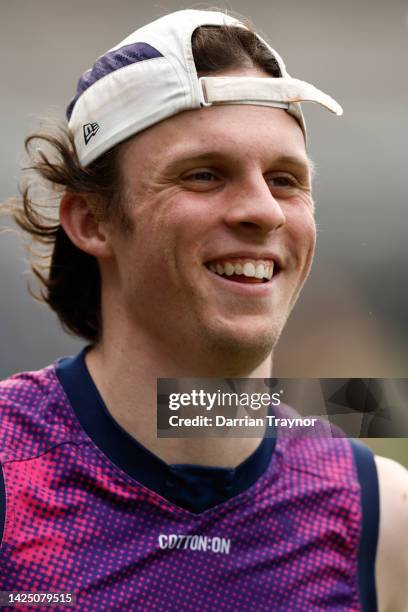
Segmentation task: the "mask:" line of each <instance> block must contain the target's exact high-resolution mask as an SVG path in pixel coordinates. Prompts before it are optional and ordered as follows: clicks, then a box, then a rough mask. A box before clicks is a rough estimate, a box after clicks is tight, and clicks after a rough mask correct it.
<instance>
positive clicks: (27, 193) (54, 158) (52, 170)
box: [6, 24, 280, 342]
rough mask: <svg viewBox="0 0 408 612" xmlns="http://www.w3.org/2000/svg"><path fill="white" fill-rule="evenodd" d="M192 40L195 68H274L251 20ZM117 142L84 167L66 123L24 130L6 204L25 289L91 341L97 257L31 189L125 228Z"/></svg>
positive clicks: (95, 324) (96, 334)
mask: <svg viewBox="0 0 408 612" xmlns="http://www.w3.org/2000/svg"><path fill="white" fill-rule="evenodd" d="M246 25H247V26H248V24H246ZM192 47H193V56H194V61H195V64H196V68H197V72H198V73H199V74H200V75H201V76H203V75H205V74H209V73H214V72H218V71H222V70H225V69H228V68H235V67H239V66H250V65H253V66H256V67H259V68H261V69H263V70H264V71H265V72H267V73H268V74H270V75H271V76H274V77H279V76H280V70H279V66H278V64H277V62H276V60H275V58H274V57H273V56H272V55H271V53H270V52H269V50H268V49H267V48H266V47H265V46H264V45H263V44H262V43H261V42H260V41H259V39H258V38H257V37H256V36H255V34H254V32H253V29H252V28H251V27H250V26H249V30H245V29H243V28H239V27H231V26H202V27H199V28H197V30H196V31H195V32H194V34H193V39H192ZM33 145H35V147H34V146H33ZM38 146H40V147H41V148H39V149H38V148H36V147H38ZM119 147H120V145H118V146H117V147H114V148H113V149H111V150H110V151H108V152H106V153H104V154H103V155H101V157H99V158H98V159H97V160H96V161H94V162H93V163H92V164H90V165H89V166H88V167H86V168H84V167H82V166H81V164H80V162H79V160H78V157H77V154H76V151H75V145H74V142H73V138H72V135H71V134H70V132H69V130H68V128H67V126H66V124H64V125H57V127H54V128H53V129H47V130H45V131H41V132H38V133H35V134H32V135H30V136H29V137H28V138H27V139H26V141H25V148H26V151H27V153H28V155H29V158H30V165H29V166H28V167H27V168H24V170H26V171H27V170H28V171H30V178H29V180H28V181H27V182H26V184H25V185H24V186H21V187H20V192H21V198H19V199H15V200H12V201H10V202H9V203H8V206H7V207H6V210H7V212H9V213H10V214H11V215H12V216H13V218H14V220H15V222H16V223H17V225H18V226H19V227H20V228H21V229H22V230H24V232H26V233H27V234H28V235H29V236H30V238H31V239H32V243H33V248H31V250H30V264H31V269H32V270H33V272H34V274H35V276H36V277H37V279H38V281H39V284H40V291H39V293H38V294H33V293H32V295H34V297H36V298H37V299H39V300H41V301H43V302H45V303H46V304H48V305H49V306H50V307H51V308H52V309H53V310H54V311H55V312H56V313H57V315H58V317H59V320H60V322H61V324H62V326H63V328H64V329H65V331H67V332H68V333H71V334H73V335H77V336H81V337H83V338H85V339H86V340H89V341H91V342H97V341H98V340H99V339H100V338H101V333H102V321H101V278H100V272H99V266H98V262H97V260H96V258H95V257H93V256H91V255H89V254H87V253H85V252H84V251H81V250H80V249H78V248H77V247H76V246H75V245H74V244H73V243H72V242H71V240H70V239H69V238H68V236H67V234H66V233H65V231H64V230H63V228H62V227H61V225H60V224H59V223H58V220H57V219H56V218H55V204H54V216H52V215H51V216H49V215H47V214H45V212H44V208H46V207H47V206H44V204H42V205H41V204H39V203H37V202H35V201H34V198H33V196H32V192H33V191H34V190H35V189H36V188H37V186H38V182H39V180H40V181H41V180H42V181H43V182H44V181H45V184H46V186H48V187H49V188H51V191H52V192H53V193H54V196H55V194H56V197H57V200H58V204H59V200H60V198H61V196H62V195H63V193H65V192H71V193H79V194H82V195H85V196H87V197H88V200H89V202H90V204H91V206H92V211H93V213H94V214H95V216H97V217H98V218H99V219H101V220H114V222H115V223H119V224H120V226H121V228H123V230H124V231H129V230H130V229H131V224H130V221H129V218H128V216H127V207H126V197H125V194H124V193H123V189H122V185H121V182H120V178H119V176H120V175H119V169H118V167H117V157H118V156H117V151H118V148H119ZM34 149H35V150H34ZM33 172H34V173H35V178H33V175H32V173H33ZM36 199H37V198H36Z"/></svg>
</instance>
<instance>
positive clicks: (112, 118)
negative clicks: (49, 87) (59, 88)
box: [67, 10, 343, 166]
mask: <svg viewBox="0 0 408 612" xmlns="http://www.w3.org/2000/svg"><path fill="white" fill-rule="evenodd" d="M214 25H215V26H217V25H218V26H220V25H230V26H235V27H242V28H245V29H247V28H246V26H244V25H243V24H242V23H241V22H240V21H238V20H237V19H235V18H234V17H230V16H229V15H227V14H225V13H222V12H215V11H202V10H183V11H177V12H175V13H171V14H169V15H166V16H164V17H161V18H160V19H157V20H156V21H153V22H152V23H149V24H148V25H146V26H144V27H142V28H139V29H138V30H136V31H135V32H133V34H131V35H130V36H128V37H127V38H125V39H124V40H123V41H122V42H121V43H119V44H118V45H116V46H115V47H113V48H112V49H110V50H109V51H107V52H106V53H105V54H104V55H102V56H101V57H99V58H98V59H97V61H96V62H95V64H94V66H93V67H92V68H91V69H89V70H87V71H86V72H85V73H84V74H83V75H82V77H81V78H80V80H79V82H78V88H77V93H76V95H75V97H74V98H73V99H72V101H71V103H70V104H69V106H68V108H67V118H68V122H69V123H68V125H69V129H70V130H71V132H72V133H73V135H74V140H75V146H76V150H77V154H78V157H79V160H80V162H81V164H82V165H83V166H87V165H88V164H90V163H91V162H93V161H94V160H95V159H97V158H98V157H99V156H100V155H102V154H103V153H105V152H106V151H108V150H109V149H110V148H112V147H113V146H115V145H117V144H118V143H120V142H122V141H123V140H126V139H127V138H129V137H130V136H133V135H135V134H137V133H138V132H141V131H142V130H144V129H146V128H148V127H150V126H152V125H154V124H156V123H158V122H159V121H162V120H163V119H167V118H168V117H171V116H172V115H176V114H178V113H181V112H183V111H186V110H191V109H199V108H203V107H206V106H211V105H213V104H255V105H261V106H271V107H275V108H284V109H285V110H287V112H288V113H290V114H291V115H293V116H294V117H295V119H296V120H297V121H298V122H299V124H300V126H301V128H302V130H303V133H304V135H305V138H306V127H305V123H304V118H303V115H302V111H301V108H300V104H299V102H305V101H311V102H317V103H319V104H321V105H322V106H324V107H325V108H327V109H329V110H330V111H332V112H333V113H335V114H336V115H341V114H342V113H343V110H342V108H341V106H340V105H339V104H337V102H336V101H335V100H333V99H332V98H331V97H330V96H328V95H327V94H325V93H323V92H322V91H320V90H319V89H316V87H314V86H313V85H310V84H309V83H306V82H305V81H300V80H298V79H293V78H291V77H290V76H289V74H288V72H287V71H286V67H285V64H284V62H283V60H282V58H281V57H280V55H279V54H278V53H277V52H276V51H275V50H274V49H272V47H270V45H269V44H268V43H266V42H265V41H264V40H263V39H262V38H261V37H260V36H259V35H257V36H258V38H259V40H260V41H261V42H262V43H263V44H264V45H265V46H266V47H267V48H268V49H269V51H270V52H271V53H272V55H273V56H274V58H275V60H276V62H277V64H278V66H279V70H280V73H281V76H280V77H278V78H276V77H245V76H241V77H239V76H238V77H236V76H231V77H229V76H206V77H201V78H198V75H197V71H196V67H195V64H194V58H193V52H192V47H191V39H192V35H193V33H194V31H195V30H196V29H197V28H198V27H199V26H214Z"/></svg>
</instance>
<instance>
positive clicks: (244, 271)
mask: <svg viewBox="0 0 408 612" xmlns="http://www.w3.org/2000/svg"><path fill="white" fill-rule="evenodd" d="M205 265H206V267H207V268H208V270H210V271H211V272H213V273H214V274H216V275H218V276H221V277H222V278H224V279H225V280H228V281H231V282H235V283H243V284H265V283H269V282H270V281H271V280H272V278H273V277H275V276H276V275H277V274H278V272H279V268H278V266H277V264H276V262H274V261H272V260H259V261H258V260H249V259H234V260H221V261H220V260H217V261H210V262H207V263H206V264H205Z"/></svg>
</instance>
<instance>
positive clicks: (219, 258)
mask: <svg viewBox="0 0 408 612" xmlns="http://www.w3.org/2000/svg"><path fill="white" fill-rule="evenodd" d="M119 163H120V169H121V175H122V180H123V182H124V186H125V189H126V190H127V193H128V194H129V200H130V201H129V215H130V219H131V221H132V224H133V229H132V231H131V232H130V233H128V234H126V235H124V234H123V233H122V232H120V231H119V230H117V231H115V230H113V233H112V235H111V244H112V249H113V253H114V264H113V266H111V267H110V271H109V272H107V271H106V269H105V270H104V268H103V267H102V277H103V286H104V287H105V289H104V295H105V296H106V295H108V296H110V298H108V307H109V299H110V301H111V307H112V309H114V310H115V311H116V312H120V313H121V314H120V316H121V319H122V321H123V320H125V321H126V327H127V330H128V335H129V334H131V333H132V329H133V330H143V337H144V338H146V341H149V339H150V341H151V342H152V343H154V344H155V345H157V346H160V345H161V346H162V349H163V350H164V351H166V352H167V353H168V354H169V355H172V356H173V358H174V360H175V362H179V363H180V364H183V363H184V364H185V365H186V368H187V366H191V364H194V363H195V364H197V366H198V368H199V372H198V374H199V375H202V376H206V375H207V376H208V375H211V373H210V372H211V371H213V372H214V373H213V374H212V375H225V372H227V371H228V372H229V373H230V374H231V375H232V374H233V372H235V371H236V372H239V371H240V372H242V371H244V370H248V371H250V370H251V369H252V368H254V367H256V366H257V365H259V364H260V363H261V362H262V361H263V360H265V359H266V358H267V356H268V355H269V354H270V352H271V350H272V348H273V346H274V344H275V343H276V341H277V339H278V337H279V335H280V332H281V330H282V328H283V326H284V324H285V322H286V319H287V317H288V315H289V312H290V311H291V309H292V307H293V304H294V302H295V301H296V297H297V295H298V293H299V291H300V289H301V287H302V285H303V283H304V281H305V279H306V277H307V274H308V272H309V269H310V265H311V262H312V258H313V252H314V245H315V223H314V216H313V202H312V198H311V185H310V181H311V177H310V166H309V161H308V158H307V155H306V151H305V144H304V138H303V135H302V132H301V129H300V127H299V126H298V124H297V123H296V121H295V120H294V119H293V118H292V117H291V116H290V115H288V113H286V112H285V111H284V110H281V109H271V108H266V107H261V106H250V105H226V106H214V107H209V108H204V109H201V110H194V111H188V112H184V113H182V114H179V115H176V116H174V117H172V118H170V119H168V120H166V121H163V122H161V123H159V124H157V125H155V126H154V127H152V128H150V129H148V130H146V131H144V132H143V133H141V134H139V135H137V136H136V137H135V138H132V139H131V140H129V141H128V142H126V143H124V145H122V148H121V150H120V153H119ZM107 276H108V277H109V278H107ZM106 286H108V290H107V291H106ZM109 287H110V289H109ZM112 302H114V303H112ZM224 366H225V367H224ZM200 368H201V370H200ZM188 369H189V374H188V375H190V374H191V369H190V368H188ZM221 370H223V371H222V372H221ZM186 375H187V374H186Z"/></svg>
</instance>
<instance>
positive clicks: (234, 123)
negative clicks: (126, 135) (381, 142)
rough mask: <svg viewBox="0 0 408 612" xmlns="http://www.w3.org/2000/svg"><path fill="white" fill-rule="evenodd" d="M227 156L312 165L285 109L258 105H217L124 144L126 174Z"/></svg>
mask: <svg viewBox="0 0 408 612" xmlns="http://www.w3.org/2000/svg"><path fill="white" fill-rule="evenodd" d="M201 157H203V158H207V157H222V158H226V159H229V160H230V161H231V162H236V163H240V162H243V161H246V162H250V163H251V162H253V163H258V162H261V163H263V162H265V163H273V161H274V159H275V158H276V159H277V158H285V157H286V158H296V159H298V160H299V162H300V163H304V164H305V165H306V166H308V165H309V160H308V157H307V153H306V148H305V141H304V136H303V133H302V130H301V128H300V126H299V125H298V123H297V122H296V120H295V119H294V118H293V117H292V116H291V115H289V114H288V113H287V112H286V111H284V110H282V109H276V108H270V107H262V106H255V105H246V104H245V105H244V104H242V105H238V104H237V105H233V104H228V105H224V106H212V107H207V108H202V109H199V110H191V111H186V112H183V113H180V114H179V115H175V116H174V117H171V118H169V119H166V120H165V121H162V122H161V123H158V124H157V125H155V126H153V127H151V128H149V129H147V130H145V131H144V132H142V133H141V134H138V135H136V136H135V137H133V138H131V139H129V141H127V142H126V143H124V145H123V148H122V151H121V158H122V162H123V166H124V169H126V166H127V165H130V166H133V164H137V165H138V166H139V167H140V166H141V167H142V168H145V169H146V167H151V168H152V169H156V170H157V169H158V168H162V167H165V166H166V165H167V164H172V165H174V163H175V162H176V161H177V160H180V161H188V160H189V159H190V160H194V159H197V160H198V159H200V158H201Z"/></svg>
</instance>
